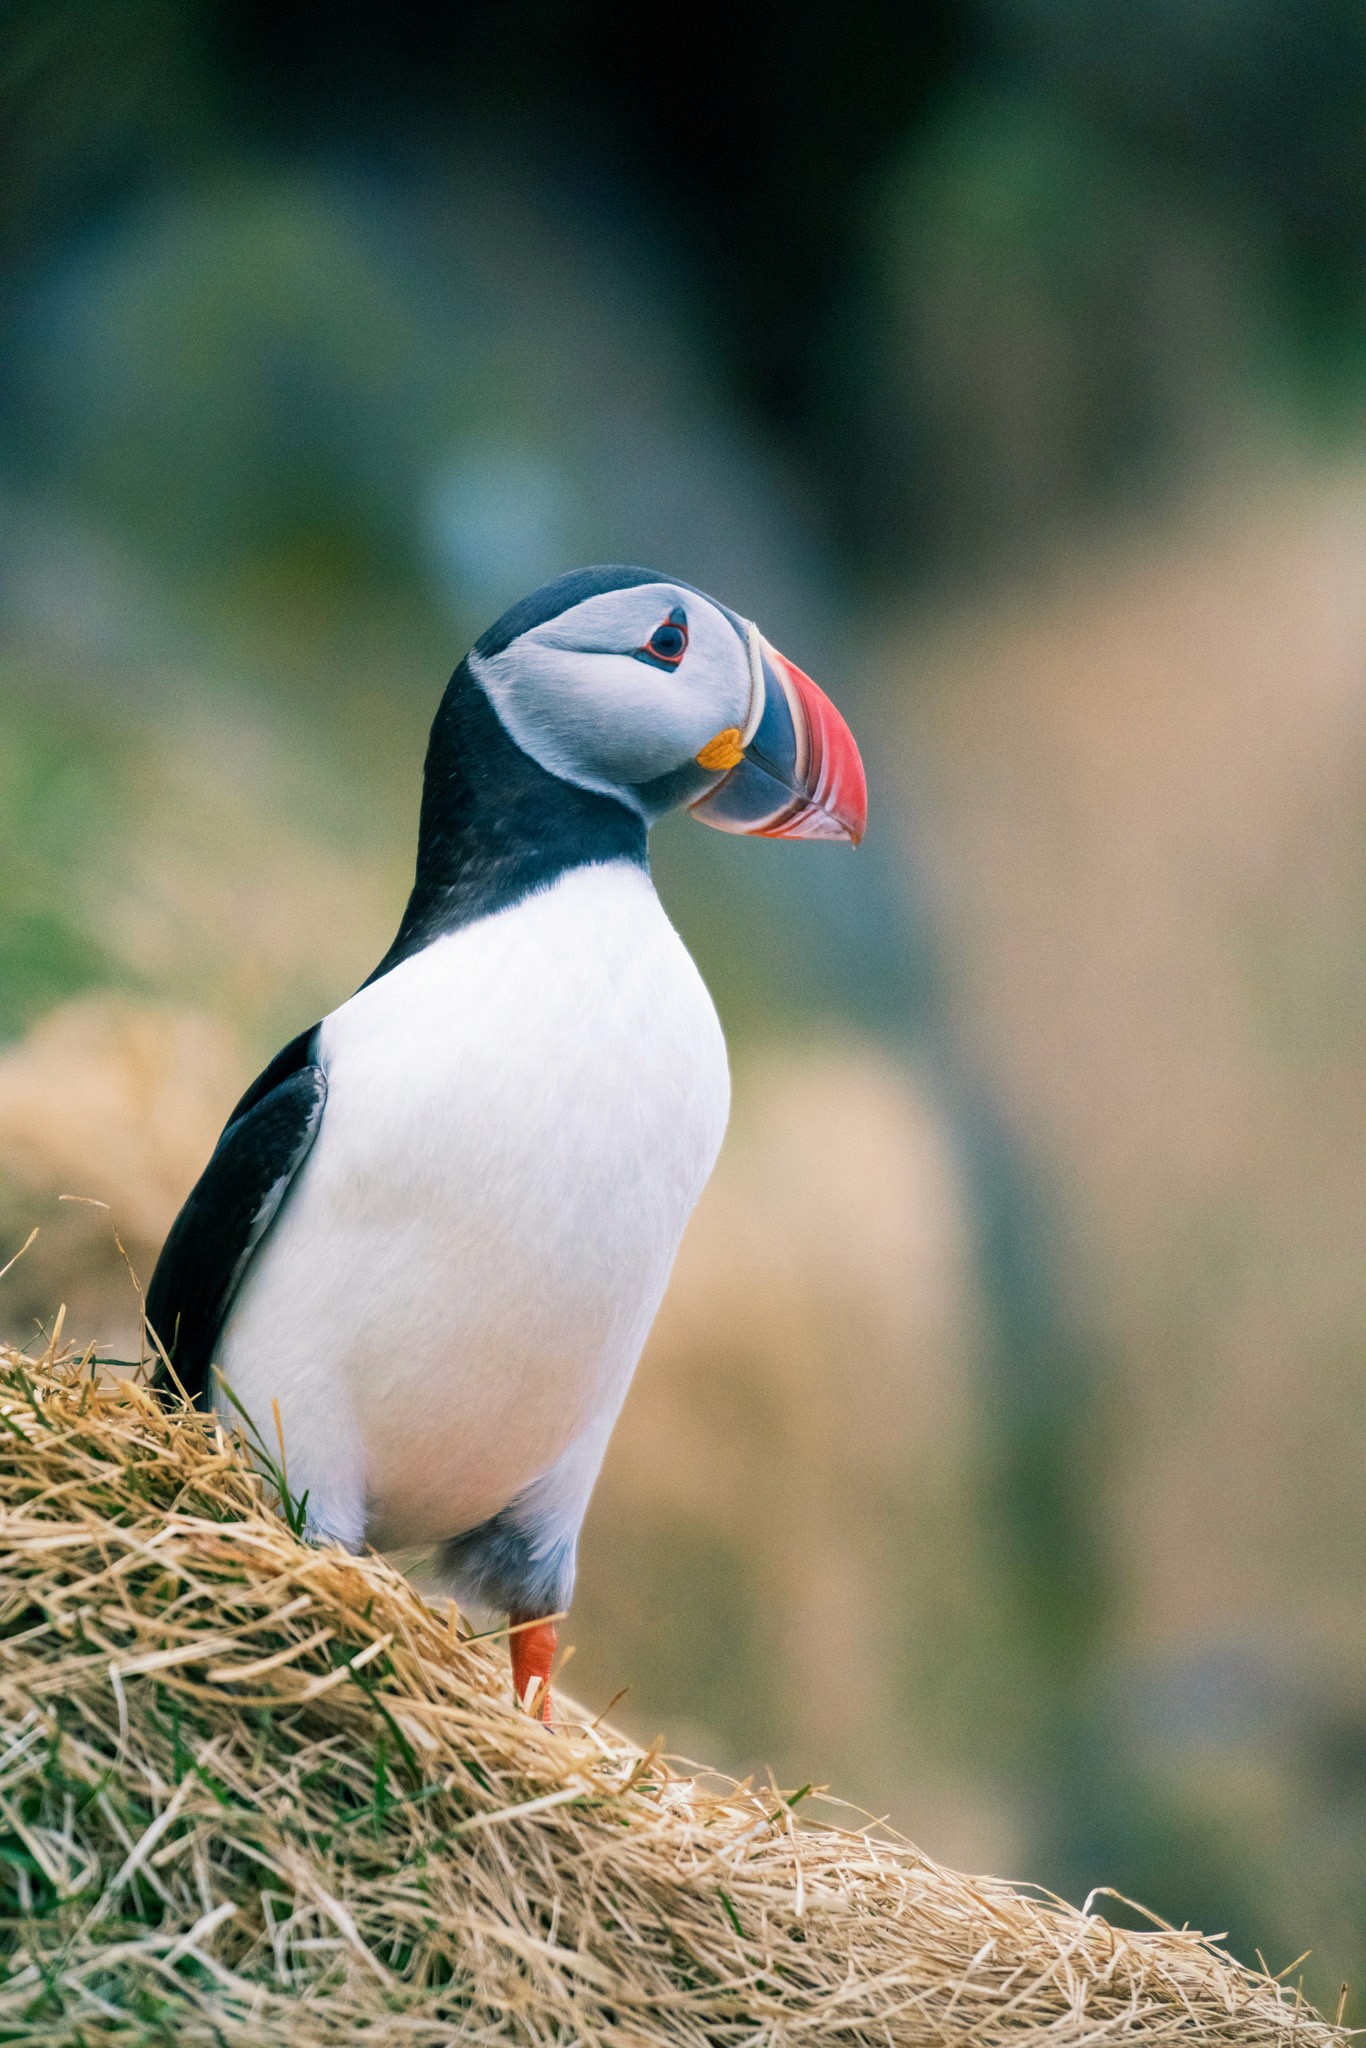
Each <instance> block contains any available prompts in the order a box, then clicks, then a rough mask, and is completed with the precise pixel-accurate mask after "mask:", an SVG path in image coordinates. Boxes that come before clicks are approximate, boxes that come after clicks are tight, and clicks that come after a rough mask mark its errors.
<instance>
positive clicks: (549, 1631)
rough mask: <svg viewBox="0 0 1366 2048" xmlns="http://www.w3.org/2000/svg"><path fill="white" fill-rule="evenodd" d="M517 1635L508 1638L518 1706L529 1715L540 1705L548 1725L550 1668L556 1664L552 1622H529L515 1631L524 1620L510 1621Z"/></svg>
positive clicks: (556, 1639)
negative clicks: (524, 1709) (522, 1707)
mask: <svg viewBox="0 0 1366 2048" xmlns="http://www.w3.org/2000/svg"><path fill="white" fill-rule="evenodd" d="M510 1619H511V1621H512V1623H513V1625H514V1628H515V1629H516V1633H515V1634H514V1635H512V1636H511V1637H510V1638H509V1645H510V1648H511V1651H512V1686H513V1690H514V1692H515V1693H516V1695H517V1699H518V1702H519V1704H520V1705H522V1706H524V1707H525V1708H526V1710H527V1712H528V1713H530V1712H531V1711H532V1709H533V1708H534V1707H537V1706H538V1705H539V1711H540V1716H541V1719H542V1720H543V1721H544V1722H546V1724H547V1725H549V1721H550V1667H551V1665H552V1664H553V1663H554V1661H555V1645H556V1643H557V1642H558V1640H559V1632H558V1630H557V1629H556V1627H555V1624H554V1622H553V1621H537V1622H532V1623H531V1624H530V1625H529V1626H523V1627H521V1628H516V1624H517V1623H518V1622H519V1621H522V1620H523V1619H524V1617H523V1616H521V1615H518V1614H514V1615H512V1616H511V1617H510Z"/></svg>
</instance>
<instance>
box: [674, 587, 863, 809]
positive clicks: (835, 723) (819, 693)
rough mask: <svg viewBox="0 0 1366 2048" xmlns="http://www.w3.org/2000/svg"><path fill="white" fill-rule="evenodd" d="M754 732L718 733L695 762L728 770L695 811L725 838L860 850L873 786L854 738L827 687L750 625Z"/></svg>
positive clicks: (694, 805)
mask: <svg viewBox="0 0 1366 2048" xmlns="http://www.w3.org/2000/svg"><path fill="white" fill-rule="evenodd" d="M749 656H750V677H751V702H750V715H749V719H748V721H747V723H748V728H749V730H748V735H746V734H745V733H742V732H740V731H738V730H733V731H732V730H727V732H725V733H718V734H717V736H716V738H715V739H714V740H712V741H710V742H709V743H708V745H707V746H706V747H704V748H703V750H702V753H701V754H700V755H699V757H698V759H699V761H700V762H701V765H702V766H703V767H724V768H725V769H726V770H727V772H726V773H725V774H724V775H723V776H722V777H721V780H720V781H719V782H716V783H713V785H712V787H711V788H710V789H708V790H705V791H704V792H703V794H702V795H701V796H700V797H698V798H697V799H696V800H695V802H693V803H692V804H690V805H689V807H688V808H689V809H690V810H691V812H692V814H693V816H694V817H695V818H700V819H701V821H702V823H703V824H704V825H714V826H715V827H716V829H717V830H718V831H719V832H753V833H757V834H759V835H760V837H762V838H765V839H843V840H847V841H848V842H849V843H850V844H851V845H854V846H857V845H858V843H859V841H860V839H862V837H863V830H864V826H865V825H866V824H867V822H868V784H867V781H866V779H865V776H864V773H863V763H862V761H861V760H860V759H859V750H858V748H857V747H856V746H855V744H854V735H853V734H852V733H851V732H850V730H849V728H848V726H847V725H846V724H845V722H844V720H843V719H842V718H841V717H840V715H839V713H838V711H836V709H835V707H834V705H833V704H832V703H831V702H830V699H829V698H828V697H827V696H826V694H825V692H824V690H819V689H817V687H816V685H815V684H814V683H813V682H812V680H811V678H810V676H808V675H803V673H802V671H801V670H800V669H799V668H798V667H797V666H796V664H795V663H794V662H790V661H789V660H788V659H787V657H786V655H783V654H779V652H778V650H777V648H776V647H770V646H769V644H768V642H767V640H765V639H764V637H763V635H762V633H760V632H759V630H758V628H757V627H756V626H751V627H750V628H749Z"/></svg>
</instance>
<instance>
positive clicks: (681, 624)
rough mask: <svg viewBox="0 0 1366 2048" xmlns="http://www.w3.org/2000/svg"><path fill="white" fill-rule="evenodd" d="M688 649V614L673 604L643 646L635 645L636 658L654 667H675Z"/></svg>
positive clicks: (679, 606)
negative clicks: (666, 615)
mask: <svg viewBox="0 0 1366 2048" xmlns="http://www.w3.org/2000/svg"><path fill="white" fill-rule="evenodd" d="M687 651H688V615H687V613H686V612H685V611H684V610H683V608H682V606H681V605H675V606H674V608H673V610H672V611H671V612H670V613H669V615H668V617H667V618H666V619H661V620H660V622H659V624H658V625H657V626H656V627H655V629H654V632H653V633H651V635H650V637H649V639H648V640H647V641H646V643H645V645H644V646H643V647H637V649H636V660H637V661H648V662H649V663H650V664H651V665H652V666H653V667H654V668H667V669H675V668H677V667H678V664H679V662H680V661H682V659H683V657H684V655H685V654H686V653H687Z"/></svg>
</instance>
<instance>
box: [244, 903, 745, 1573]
mask: <svg viewBox="0 0 1366 2048" xmlns="http://www.w3.org/2000/svg"><path fill="white" fill-rule="evenodd" d="M321 1057H322V1060H323V1064H324V1066H325V1068H326V1071H327V1077H328V1095H327V1106H326V1109H325V1111H324V1114H323V1119H322V1126H321V1129H320V1131H319V1133H318V1137H317V1140H316V1142H315V1144H314V1146H313V1150H312V1152H311V1153H310V1154H309V1156H308V1159H307V1161H306V1162H305V1164H304V1166H303V1168H302V1170H301V1172H300V1176H299V1180H298V1182H297V1183H296V1186H295V1188H294V1190H293V1191H292V1193H291V1195H290V1197H289V1199H288V1201H287V1204H286V1207H285V1209H284V1211H283V1213H282V1215H281V1218H280V1221H279V1223H278V1224H277V1226H276V1227H275V1229H274V1230H273V1231H272V1232H271V1234H270V1236H269V1237H268V1238H267V1240H266V1243H265V1245H264V1247H263V1249H262V1251H261V1253H260V1254H259V1255H258V1257H257V1259H256V1262H255V1264H254V1265H253V1266H252V1268H251V1270H250V1272H249V1274H248V1277H247V1281H246V1283H245V1284H244V1287H243V1290H242V1293H241V1295H240V1296H239V1299H238V1301H237V1303H236V1305H235V1306H234V1309H233V1312H232V1315H231V1317H230V1318H229V1321H228V1324H227V1326H226V1327H225V1330H224V1334H223V1338H222V1341H221V1344H220V1360H221V1364H222V1367H223V1370H224V1372H225V1374H226V1376H227V1378H228V1380H229V1382H230V1384H231V1386H232V1388H233V1390H234V1392H235V1393H236V1394H237V1396H238V1398H239V1399H240V1400H242V1401H243V1402H244V1403H245V1404H246V1406H247V1408H248V1409H249V1411H250V1412H251V1414H252V1415H253V1417H254V1418H255V1420H256V1423H257V1427H258V1428H259V1429H260V1430H261V1432H262V1434H263V1436H264V1437H265V1438H266V1440H267V1442H270V1443H273V1442H274V1439H275V1424H274V1420H273V1417H272V1403H273V1402H274V1401H278V1402H279V1406H280V1414H281V1422H282V1426H283V1435H284V1448H285V1455H286V1461H287V1465H288V1468H289V1479H290V1485H291V1488H292V1490H293V1492H294V1493H295V1494H296V1495H298V1494H300V1493H302V1492H303V1491H304V1490H305V1489H307V1490H308V1491H309V1494H310V1500H309V1509H310V1513H311V1514H312V1516H313V1517H314V1519H315V1520H317V1521H318V1522H319V1523H320V1524H321V1525H322V1526H323V1527H324V1528H326V1529H328V1530H329V1531H330V1533H332V1534H334V1535H336V1536H339V1537H341V1538H343V1539H344V1540H348V1541H354V1540H356V1539H357V1538H358V1537H359V1536H360V1535H362V1534H364V1535H366V1536H367V1537H368V1538H369V1540H371V1541H373V1542H379V1543H381V1544H391V1545H392V1544H399V1543H427V1542H433V1541H437V1540H439V1539H441V1538H442V1537H445V1536H449V1535H453V1534H455V1533H457V1532H458V1531H460V1530H463V1529H467V1528H470V1527H472V1526H473V1525H475V1524H476V1523H478V1522H480V1521H482V1520H483V1519H484V1518H485V1517H486V1516H488V1515H490V1514H493V1513H495V1512H496V1511H497V1510H498V1509H499V1508H501V1507H504V1506H506V1505H507V1503H508V1502H509V1501H510V1500H511V1499H512V1498H513V1497H514V1496H515V1495H516V1494H517V1493H519V1492H520V1491H521V1490H522V1489H523V1488H524V1487H525V1486H527V1485H528V1484H529V1483H531V1482H532V1481H533V1480H535V1479H536V1478H538V1477H539V1476H540V1475H541V1474H543V1473H545V1472H546V1471H547V1470H548V1469H549V1467H550V1466H551V1465H553V1464H554V1463H555V1462H556V1460H557V1459H558V1458H560V1456H561V1455H562V1453H564V1452H565V1451H566V1450H567V1449H568V1448H569V1447H570V1446H571V1445H572V1444H573V1443H574V1442H575V1441H576V1440H577V1439H579V1438H580V1437H581V1436H582V1435H584V1433H585V1432H590V1431H593V1430H594V1429H599V1430H601V1429H602V1428H603V1426H604V1424H610V1418H611V1417H612V1416H613V1415H615V1413H616V1409H617V1407H618V1406H619V1405H620V1402H621V1399H622V1397H623V1395H624V1393H625V1391H626V1387H627V1384H628V1382H629V1380H630V1376H631V1373H632V1371H633V1370H634V1368H635V1363H636V1360H637V1358H638V1356H639V1354H640V1349H641V1346H642V1344H643V1343H644V1340H645V1336H646V1333H647V1331H648V1329H649V1326H650V1323H651V1321H652V1319H653V1317H654V1313H655V1310H656V1308H657V1307H658V1305H659V1299H660V1296H661V1295H662V1293H663V1291H664V1286H665V1283H666V1281H667V1279H668V1274H669V1269H670V1266H671V1264H672V1262H673V1257H674V1253H675V1250H676V1249H677V1245H678V1240H679V1237H680V1236H681V1234H682V1231H683V1226H684V1224H685V1223H686V1222H687V1219H688V1216H689V1214H690V1213H691V1210H692V1208H693V1205H694V1203H695V1202H696V1200H697V1197H698V1195H699V1194H700V1193H701V1190H702V1187H703V1185H704V1183H705V1181H706V1178H707V1175H708V1174H709V1173H710V1171H711V1168H712V1164H713V1162H714V1160H715V1157H716V1153H717V1150H718V1149H719V1146H720V1143H721V1137H722V1134H723V1132H724V1129H725V1122H726V1115H727V1111H728V1107H729V1080H728V1076H727V1071H726V1056H725V1046H724V1042H723V1040H722V1037H721V1029H720V1025H719V1023H718V1021H717V1018H716V1013H715V1010H714V1009H713V1007H712V1003H711V999H710V997H709V996H708V994H707V992H706V989H705V987H704V986H703V984H702V981H701V978H700V976H699V975H698V973H697V970H696V968H695V967H694V966H693V963H692V961H691V959H690V957H689V955H688V953H687V952H686V950H685V949H684V947H683V945H682V942H681V941H680V939H679V938H678V936H677V934H676V933H675V931H674V930H673V927H672V926H671V925H670V923H669V921H668V919H667V918H666V917H665V915H664V912H663V909H662V907H661V905H660V903H659V900H658V898H657V896H656V895H655V892H654V889H653V887H652V886H651V884H650V881H649V879H648V877H647V876H646V875H645V874H644V873H642V872H641V871H640V870H639V869H636V868H633V867H630V866H627V865H625V864H619V865H611V866H602V867H590V868H580V869H576V870H574V871H572V872H571V873H569V874H568V875H566V876H564V877H563V878H562V879H561V880H560V881H559V882H557V883H556V884H555V885H554V886H553V887H552V888H550V889H548V890H546V891H544V892H543V893H541V894H539V895H536V896H533V897H530V898H528V899H526V900H525V901H523V902H522V903H519V904H518V905H516V906H515V907H514V908H513V909H511V910H508V911H504V912H501V913H500V914H499V915H497V916H495V917H491V918H486V919H483V920H481V921H480V922H478V923H476V924H472V925H468V926H466V927H464V928H463V929H462V930H460V931H457V932H454V933H452V934H451V935H450V936H449V937H447V938H443V939H439V940H437V941H436V942H435V943H434V944H432V945H431V946H429V947H427V948H426V949H425V950H424V951H423V952H422V953H420V954H418V955H416V956H415V957H414V958H412V959H410V960H407V961H405V962H403V963H402V964H401V965H400V966H399V967H397V968H395V969H394V970H393V972H392V973H390V974H387V975H386V976H385V977H384V978H383V979H382V980H381V981H379V982H376V983H375V984H374V985H373V986H371V987H369V988H366V989H362V990H361V991H360V993H359V994H357V995H355V996H353V997H352V998H351V1000H350V1001H349V1002H348V1003H344V1004H343V1005H342V1007H341V1008H340V1009H339V1010H336V1011H334V1012H333V1014H332V1015H331V1016H330V1017H328V1018H327V1020H326V1021H325V1023H324V1025H323V1031H322V1050H321ZM358 1520H359V1526H358Z"/></svg>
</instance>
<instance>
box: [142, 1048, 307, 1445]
mask: <svg viewBox="0 0 1366 2048" xmlns="http://www.w3.org/2000/svg"><path fill="white" fill-rule="evenodd" d="M319 1028H320V1027H319V1026H318V1025H316V1024H315V1025H313V1026H312V1027H311V1029H309V1030H308V1031H301V1032H300V1034H299V1036H298V1037H297V1038H295V1039H291V1041H290V1043H289V1044H288V1045H287V1046H286V1047H285V1049H284V1051H283V1052H278V1053H277V1054H276V1055H275V1058H274V1059H273V1060H272V1061H271V1063H270V1065H269V1066H268V1067H267V1068H266V1070H265V1072H264V1073H263V1074H262V1075H260V1076H259V1078H258V1079H257V1080H255V1081H253V1082H252V1084H251V1086H250V1088H248V1090H247V1092H246V1094H245V1095H244V1096H243V1097H242V1100H241V1101H240V1102H239V1103H238V1105H237V1107H236V1109H234V1111H233V1113H232V1115H231V1116H230V1117H229V1118H228V1121H227V1123H226V1124H225V1125H224V1127H223V1135H222V1137H221V1138H220V1139H219V1140H218V1143H217V1145H216V1146H215V1147H214V1151H213V1156H212V1158H211V1159H210V1160H209V1163H208V1165H207V1166H206V1167H205V1168H204V1171H203V1173H202V1174H201V1175H200V1176H199V1179H198V1180H197V1181H196V1182H195V1184H194V1186H193V1188H192V1189H191V1190H190V1193H189V1195H188V1196H187V1197H186V1200H185V1206H184V1208H183V1209H182V1210H181V1212H180V1214H179V1215H178V1216H177V1217H176V1220H175V1222H174V1223H173V1224H172V1225H171V1230H170V1235H169V1236H168V1237H167V1239H166V1242H165V1244H164V1245H163V1246H162V1247H161V1256H160V1258H159V1259H158V1260H157V1263H156V1271H155V1272H154V1273H153V1275H152V1282H151V1285H150V1286H149V1288H148V1289H147V1321H148V1322H149V1324H150V1325H151V1327H152V1329H153V1330H154V1331H155V1332H156V1335H157V1337H158V1338H159V1340H160V1341H161V1343H162V1344H163V1345H164V1346H165V1348H166V1350H167V1352H168V1353H169V1354H170V1359H171V1363H172V1364H173V1365H174V1367H175V1373H176V1378H177V1379H178V1380H179V1381H180V1384H181V1385H182V1387H184V1389H185V1392H186V1393H187V1394H189V1395H190V1396H191V1398H192V1399H193V1400H194V1401H195V1402H196V1403H197V1405H198V1406H200V1407H205V1406H207V1394H208V1377H209V1366H210V1364H211V1363H212V1361H213V1352H214V1347H215V1345H216V1344H217V1342H218V1336H219V1332H220V1331H221V1329H222V1327H223V1323H224V1320H225V1318H226V1316H227V1313H228V1310H229V1308H230V1307H231V1306H232V1300H233V1296H234V1295H235V1294H236V1292H237V1289H238V1287H239V1285H240V1284H241V1280H242V1276H243V1274H244V1273H245V1272H246V1270H247V1266H248V1264H249V1262H250V1260H251V1256H252V1254H253V1252H255V1250H256V1248H257V1246H258V1245H259V1244H260V1242H261V1240H262V1238H263V1237H264V1236H265V1234H266V1232H267V1230H268V1229H269V1228H270V1226H271V1224H272V1223H273V1222H274V1220H275V1217H276V1216H277V1215H278V1214H279V1210H280V1205H281V1203H282V1202H283V1201H284V1199H285V1196H286V1195H287V1194H288V1192H289V1188H290V1183H291V1182H292V1181H293V1179H294V1176H295V1174H296V1173H297V1172H298V1170H299V1168H300V1166H301V1165H302V1164H303V1162H304V1160H305V1158H306V1157H307V1156H308V1150H309V1147H310V1146H311V1145H312V1143H313V1140H314V1138H315V1137H316V1136H317V1132H318V1125H319V1124H320V1123H321V1121H322V1113H323V1104H324V1102H325V1101H326V1100H327V1077H326V1075H325V1074H324V1073H323V1070H322V1068H321V1066H320V1065H319V1064H318V1058H317V1053H318V1034H319ZM153 1383H154V1384H155V1385H160V1386H163V1387H168V1386H169V1380H168V1376H167V1373H166V1368H165V1366H164V1365H159V1366H158V1368H157V1371H156V1372H155V1373H154V1375H153Z"/></svg>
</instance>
